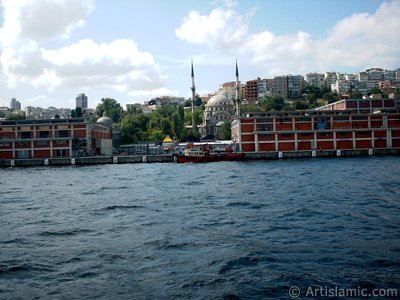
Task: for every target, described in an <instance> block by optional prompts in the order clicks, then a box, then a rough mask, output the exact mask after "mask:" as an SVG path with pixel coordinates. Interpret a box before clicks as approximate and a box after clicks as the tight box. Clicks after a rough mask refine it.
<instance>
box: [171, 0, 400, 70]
mask: <svg viewBox="0 0 400 300" xmlns="http://www.w3.org/2000/svg"><path fill="white" fill-rule="evenodd" d="M235 9H236V8H235V5H234V4H233V5H232V3H230V5H223V6H221V7H218V8H215V9H213V10H212V11H211V12H210V13H209V14H208V15H201V14H200V13H198V12H195V11H192V12H190V13H189V14H188V16H187V17H186V18H185V19H184V20H183V22H182V24H181V25H180V27H179V28H176V29H175V33H176V35H177V37H178V38H180V39H181V40H183V41H186V42H188V43H193V44H197V45H202V46H205V47H207V48H209V49H210V51H211V52H212V53H219V54H223V55H228V56H234V57H238V58H239V60H240V59H242V60H243V61H245V62H246V64H254V65H263V66H264V68H265V69H268V70H270V73H275V75H278V74H285V73H294V72H297V73H300V74H304V73H306V72H310V71H327V70H330V69H332V68H337V67H338V66H339V67H352V68H360V69H361V68H365V67H369V66H371V64H372V65H373V66H380V67H384V68H396V67H398V66H399V64H400V56H399V49H400V39H399V38H398V37H397V36H398V33H399V32H400V19H399V18H398V16H399V15H400V1H399V0H395V1H390V2H384V3H382V4H381V5H380V7H379V8H378V9H377V11H376V12H375V13H373V14H368V13H362V14H354V15H352V16H349V17H347V18H345V19H343V20H341V21H339V22H338V23H337V24H336V25H335V26H334V27H333V28H332V30H331V31H330V32H329V33H328V34H327V36H326V37H324V38H322V39H319V40H316V39H313V38H312V36H311V34H309V33H307V32H302V31H299V32H297V33H296V34H288V35H276V34H274V33H273V32H270V31H268V30H265V31H262V32H250V31H249V26H248V25H247V23H246V18H244V17H242V16H241V15H240V14H239V13H238V12H237V11H236V10H235Z"/></svg>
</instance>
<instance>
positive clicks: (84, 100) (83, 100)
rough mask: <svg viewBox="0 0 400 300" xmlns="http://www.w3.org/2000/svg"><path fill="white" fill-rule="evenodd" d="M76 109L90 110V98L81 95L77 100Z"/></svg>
mask: <svg viewBox="0 0 400 300" xmlns="http://www.w3.org/2000/svg"><path fill="white" fill-rule="evenodd" d="M75 107H80V108H82V110H83V109H86V108H88V97H87V96H86V95H85V94H79V95H78V97H76V98H75Z"/></svg>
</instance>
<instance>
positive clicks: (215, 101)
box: [206, 94, 233, 107]
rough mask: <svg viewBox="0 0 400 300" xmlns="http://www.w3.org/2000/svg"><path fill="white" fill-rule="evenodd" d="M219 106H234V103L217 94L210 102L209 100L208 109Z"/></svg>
mask: <svg viewBox="0 0 400 300" xmlns="http://www.w3.org/2000/svg"><path fill="white" fill-rule="evenodd" d="M219 105H233V103H232V101H231V100H229V99H228V97H226V96H224V95H222V94H217V95H215V96H212V97H211V98H210V100H208V102H207V105H206V107H207V106H208V107H210V106H219Z"/></svg>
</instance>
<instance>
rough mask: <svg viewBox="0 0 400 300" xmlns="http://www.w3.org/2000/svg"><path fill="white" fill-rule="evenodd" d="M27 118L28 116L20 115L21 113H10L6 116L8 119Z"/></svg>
mask: <svg viewBox="0 0 400 300" xmlns="http://www.w3.org/2000/svg"><path fill="white" fill-rule="evenodd" d="M25 119H26V117H25V115H23V116H22V115H19V114H9V115H8V116H7V117H6V120H25Z"/></svg>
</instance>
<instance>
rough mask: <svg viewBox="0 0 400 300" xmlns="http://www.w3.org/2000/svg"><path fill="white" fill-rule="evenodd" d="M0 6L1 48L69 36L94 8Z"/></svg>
mask: <svg viewBox="0 0 400 300" xmlns="http://www.w3.org/2000/svg"><path fill="white" fill-rule="evenodd" d="M1 5H2V6H3V10H4V24H3V27H2V28H1V29H0V41H1V43H2V44H3V46H10V45H11V44H15V43H17V44H19V43H21V42H22V41H24V40H28V41H34V42H36V43H39V42H42V41H45V40H47V39H52V38H59V37H65V36H68V34H69V33H70V32H71V31H72V30H73V29H75V28H78V27H81V26H83V24H84V20H85V17H86V15H87V14H89V13H90V12H91V11H92V10H93V8H94V4H93V2H92V0H39V1H35V0H18V1H15V0H3V1H2V2H1Z"/></svg>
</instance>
